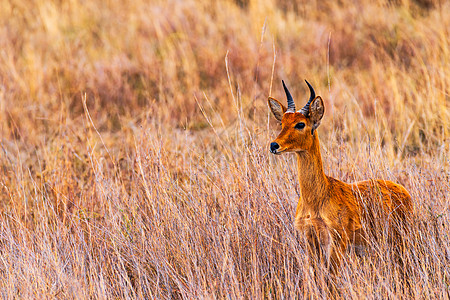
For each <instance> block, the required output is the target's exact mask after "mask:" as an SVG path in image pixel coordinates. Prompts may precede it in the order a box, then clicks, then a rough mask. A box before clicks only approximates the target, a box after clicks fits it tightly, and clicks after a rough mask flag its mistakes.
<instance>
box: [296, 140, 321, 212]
mask: <svg viewBox="0 0 450 300" xmlns="http://www.w3.org/2000/svg"><path fill="white" fill-rule="evenodd" d="M296 154H297V167H298V180H299V183H300V191H301V195H302V196H301V197H300V201H301V202H302V203H299V205H300V204H301V205H302V206H303V207H304V208H311V209H314V210H318V209H320V207H321V206H322V205H323V202H324V201H325V198H326V194H327V189H328V185H329V182H328V178H327V177H326V176H325V173H324V172H323V165H322V156H321V154H320V146H319V138H318V136H317V133H315V134H314V141H313V146H312V147H311V148H310V149H309V150H308V151H302V152H297V153H296ZM308 210H309V209H308Z"/></svg>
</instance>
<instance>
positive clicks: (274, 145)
mask: <svg viewBox="0 0 450 300" xmlns="http://www.w3.org/2000/svg"><path fill="white" fill-rule="evenodd" d="M278 148H280V145H278V143H270V152H272V153H276V152H277V149H278Z"/></svg>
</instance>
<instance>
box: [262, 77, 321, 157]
mask: <svg viewBox="0 0 450 300" xmlns="http://www.w3.org/2000/svg"><path fill="white" fill-rule="evenodd" d="M305 81H306V80H305ZM282 82H283V87H284V91H285V92H286V97H287V103H288V107H287V108H286V107H285V106H284V105H283V104H281V102H280V101H278V100H276V99H274V98H272V97H269V99H268V102H269V107H270V110H271V111H272V113H273V115H274V116H275V119H277V120H278V121H279V122H280V123H281V132H280V134H279V135H278V137H277V138H276V139H275V140H274V141H273V142H272V143H270V152H272V153H273V154H281V153H284V152H299V151H305V150H308V149H309V148H311V146H312V144H313V141H314V135H317V133H316V132H315V130H316V129H317V127H319V125H320V120H322V117H323V113H324V111H325V108H324V106H323V100H322V98H321V97H320V96H317V97H316V93H315V92H314V89H313V87H312V86H311V85H310V84H309V82H308V81H306V84H307V85H308V87H309V91H310V93H311V95H310V97H309V101H308V103H306V105H305V106H304V107H303V108H302V109H300V110H299V111H295V103H294V99H292V96H291V93H290V92H289V90H288V88H287V87H286V85H285V84H284V81H282Z"/></svg>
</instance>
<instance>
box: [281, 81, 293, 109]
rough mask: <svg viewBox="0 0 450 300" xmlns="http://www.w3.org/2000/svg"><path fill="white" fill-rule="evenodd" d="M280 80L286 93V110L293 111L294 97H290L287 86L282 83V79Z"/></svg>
mask: <svg viewBox="0 0 450 300" xmlns="http://www.w3.org/2000/svg"><path fill="white" fill-rule="evenodd" d="M281 82H282V83H283V88H284V91H285V93H286V98H287V103H288V108H287V111H290V112H295V103H294V99H293V98H292V96H291V93H289V90H288V88H287V87H286V85H285V84H284V80H281Z"/></svg>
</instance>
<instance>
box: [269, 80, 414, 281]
mask: <svg viewBox="0 0 450 300" xmlns="http://www.w3.org/2000/svg"><path fill="white" fill-rule="evenodd" d="M305 81H306V80H305ZM282 83H283V88H284V91H285V93H286V97H287V104H288V106H287V108H286V107H285V106H284V105H283V104H281V102H280V101H278V100H276V99H274V98H272V97H269V98H268V104H269V107H270V110H271V111H272V113H273V115H274V117H275V119H276V120H277V121H278V122H280V123H281V126H282V128H281V132H280V133H279V135H278V137H277V138H276V139H275V140H274V141H273V142H272V143H271V144H270V152H272V153H273V154H276V155H279V154H282V153H292V152H293V153H295V155H296V156H297V167H298V180H299V183H300V194H301V195H300V198H299V200H298V204H297V209H296V212H295V221H294V222H295V223H294V225H295V228H296V229H297V230H298V231H299V232H301V233H303V234H304V236H305V237H306V240H307V244H308V246H309V247H308V248H309V249H310V250H311V251H312V252H313V253H314V254H318V255H319V256H320V257H321V259H320V261H322V262H325V263H326V265H327V266H328V267H329V268H330V269H331V270H334V271H335V270H336V268H337V267H338V266H339V264H340V261H341V259H342V256H343V255H344V253H345V251H346V250H347V248H348V247H349V246H355V249H361V248H362V249H364V248H365V246H366V245H367V242H366V238H367V231H368V230H367V227H370V226H374V225H373V224H374V218H377V217H379V215H376V212H381V216H382V217H383V218H386V220H387V221H388V222H390V224H392V228H394V230H395V226H397V225H398V224H399V223H401V222H406V221H407V219H409V218H410V215H411V212H412V201H411V196H410V195H409V193H408V191H407V190H406V189H405V188H404V187H403V186H402V185H400V184H397V183H394V182H391V181H386V180H364V181H359V182H355V183H351V184H348V183H345V182H342V181H340V180H338V179H335V178H332V177H330V176H327V175H325V173H324V171H323V165H322V157H321V154H320V144H319V136H318V133H317V128H318V127H319V125H320V121H321V120H322V117H323V115H324V112H325V107H324V103H323V100H322V98H321V97H320V96H317V97H316V94H315V92H314V89H313V87H312V86H311V84H309V82H308V81H306V84H307V85H308V87H309V90H310V98H309V100H308V102H307V103H306V105H305V106H304V107H303V108H302V109H300V110H298V111H296V110H295V103H294V100H293V98H292V96H291V94H290V92H289V90H288V88H287V87H286V85H285V83H284V81H282ZM364 221H366V223H364V224H366V226H363V225H362V224H363V222H364ZM394 221H395V222H394ZM396 222H397V223H396ZM369 230H378V229H377V228H369ZM398 235H401V234H400V233H399V231H398V230H397V236H398ZM400 238H401V237H400ZM394 243H401V241H398V240H395V241H394ZM333 273H334V272H333Z"/></svg>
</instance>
